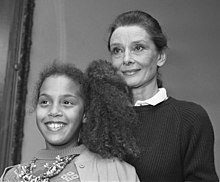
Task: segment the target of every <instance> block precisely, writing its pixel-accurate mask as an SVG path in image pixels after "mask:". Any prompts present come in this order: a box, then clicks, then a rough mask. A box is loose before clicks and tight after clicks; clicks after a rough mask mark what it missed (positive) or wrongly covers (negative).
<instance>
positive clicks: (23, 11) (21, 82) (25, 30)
mask: <svg viewBox="0 0 220 182" xmlns="http://www.w3.org/2000/svg"><path fill="white" fill-rule="evenodd" d="M8 3H9V4H8ZM1 4H3V5H7V6H8V7H10V8H8V9H7V10H5V11H12V13H11V14H12V18H10V19H9V21H10V22H8V23H9V26H10V28H9V31H10V34H9V40H8V41H9V43H8V53H7V66H6V71H5V81H4V90H3V99H2V103H0V104H1V116H0V126H1V129H0V174H2V172H3V169H4V168H5V167H6V166H10V165H14V164H17V163H20V161H21V151H22V140H23V126H24V117H25V102H26V95H27V81H28V73H29V66H30V60H29V59H30V49H31V34H32V25H33V12H34V0H1V1H0V6H1ZM9 5H10V6H9ZM9 14H10V13H9ZM0 28H1V27H0Z"/></svg>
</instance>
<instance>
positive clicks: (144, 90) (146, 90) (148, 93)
mask: <svg viewBox="0 0 220 182" xmlns="http://www.w3.org/2000/svg"><path fill="white" fill-rule="evenodd" d="M157 92H158V85H157V84H154V85H152V84H151V85H147V86H144V87H138V88H132V94H133V99H134V103H135V102H136V101H137V100H141V101H143V100H147V99H149V98H151V97H153V96H154V95H155V94H156V93H157Z"/></svg>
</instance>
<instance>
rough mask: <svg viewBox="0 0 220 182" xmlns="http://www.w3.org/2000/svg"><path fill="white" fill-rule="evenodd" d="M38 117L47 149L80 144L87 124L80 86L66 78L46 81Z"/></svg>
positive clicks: (49, 78) (41, 93)
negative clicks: (83, 126)
mask: <svg viewBox="0 0 220 182" xmlns="http://www.w3.org/2000/svg"><path fill="white" fill-rule="evenodd" d="M36 117H37V126H38V128H39V130H40V132H41V134H42V135H43V137H44V139H45V141H46V147H47V149H63V148H68V147H72V146H74V145H77V140H78V135H79V131H80V127H81V123H82V122H84V121H85V118H84V101H83V99H82V98H81V97H80V85H79V84H78V83H75V82H73V81H72V80H71V79H70V78H68V77H66V76H64V75H53V76H50V77H48V78H46V79H45V81H44V82H43V84H42V86H41V89H40V94H39V99H38V104H37V109H36Z"/></svg>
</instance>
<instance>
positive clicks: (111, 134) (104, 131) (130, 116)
mask: <svg viewBox="0 0 220 182" xmlns="http://www.w3.org/2000/svg"><path fill="white" fill-rule="evenodd" d="M85 74H86V77H87V80H88V85H87V95H86V97H87V101H88V102H87V106H86V107H87V109H88V110H87V115H86V116H87V122H86V123H85V124H84V125H83V127H82V131H81V140H82V143H84V144H85V145H86V146H87V147H88V148H89V149H90V150H91V151H93V152H95V153H98V154H100V155H101V156H102V157H104V158H109V157H118V158H119V159H123V158H124V157H125V155H133V156H135V157H136V156H138V154H139V149H138V147H137V144H136V140H135V138H134V137H133V135H132V132H131V128H132V127H135V125H136V124H137V116H136V113H135V111H134V110H133V107H132V105H131V99H132V98H131V92H130V91H129V89H128V87H127V85H126V83H125V81H124V80H123V79H122V77H121V76H120V75H119V74H117V70H116V68H114V67H113V66H112V64H111V63H110V62H107V61H105V60H95V61H93V62H92V63H91V64H90V65H89V66H88V68H87V70H86V72H85Z"/></svg>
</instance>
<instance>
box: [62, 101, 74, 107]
mask: <svg viewBox="0 0 220 182" xmlns="http://www.w3.org/2000/svg"><path fill="white" fill-rule="evenodd" d="M63 105H64V106H73V105H74V103H73V102H71V101H68V100H64V101H63Z"/></svg>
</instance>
